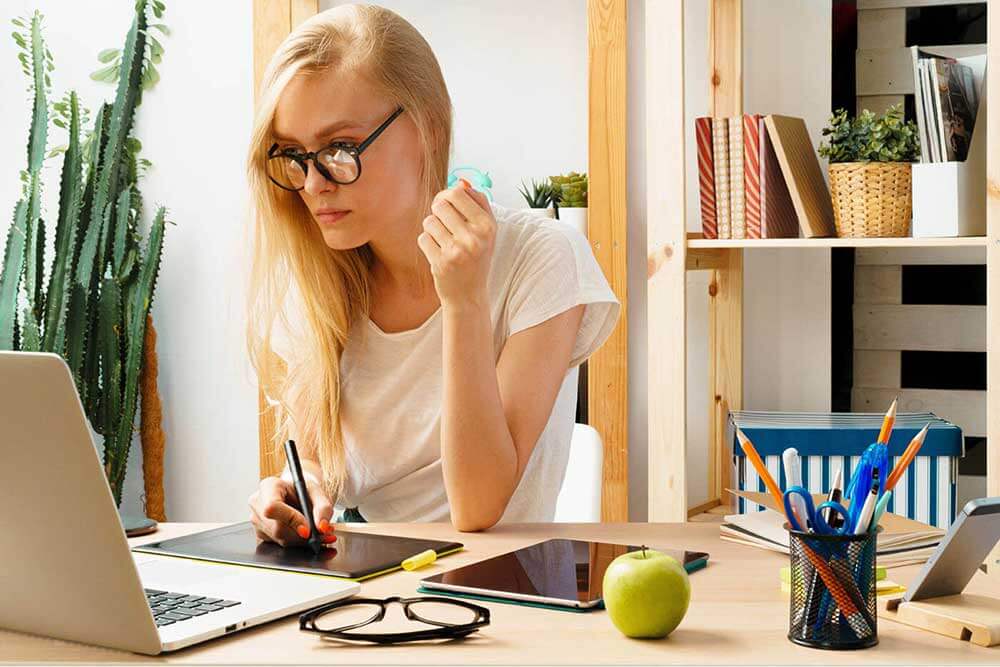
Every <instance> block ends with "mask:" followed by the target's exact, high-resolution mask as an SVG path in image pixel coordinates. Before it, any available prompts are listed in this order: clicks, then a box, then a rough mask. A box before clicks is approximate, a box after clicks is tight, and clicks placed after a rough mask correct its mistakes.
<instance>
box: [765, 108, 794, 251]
mask: <svg viewBox="0 0 1000 667" xmlns="http://www.w3.org/2000/svg"><path fill="white" fill-rule="evenodd" d="M757 130H758V136H759V138H760V237H761V238H762V239H781V238H795V237H796V236H798V235H799V217H798V215H797V214H796V213H795V205H794V204H792V195H791V194H790V193H789V192H788V186H787V185H786V184H785V177H784V175H783V174H782V173H781V165H780V164H779V163H778V156H777V154H776V153H775V152H774V144H773V143H771V138H770V136H768V133H767V125H766V124H765V123H764V117H763V116H761V117H760V120H759V121H758V122H757Z"/></svg>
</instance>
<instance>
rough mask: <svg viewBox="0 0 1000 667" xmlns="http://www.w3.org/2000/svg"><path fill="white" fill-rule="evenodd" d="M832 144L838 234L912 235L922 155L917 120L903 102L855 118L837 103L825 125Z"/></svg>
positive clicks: (824, 148) (822, 150) (825, 147)
mask: <svg viewBox="0 0 1000 667" xmlns="http://www.w3.org/2000/svg"><path fill="white" fill-rule="evenodd" d="M823 136H826V137H829V144H827V143H825V142H820V147H819V154H820V155H822V156H823V157H826V158H829V160H830V166H829V175H830V196H831V199H832V203H833V217H834V223H835V225H836V228H837V236H847V237H865V236H870V237H880V236H909V235H910V220H911V217H912V210H913V206H912V201H913V200H912V195H911V188H912V185H911V183H912V176H911V163H912V162H914V161H915V160H916V159H917V158H918V156H919V155H920V140H919V135H918V132H917V126H916V124H915V123H914V122H913V121H908V122H904V120H903V108H902V105H901V104H895V105H893V106H892V107H890V108H889V109H888V110H887V111H886V112H885V113H884V114H882V115H880V116H877V115H875V114H874V113H872V112H871V111H869V110H867V109H865V110H864V111H862V112H861V115H860V116H858V117H856V118H848V117H847V111H846V110H844V109H838V110H837V111H836V112H835V113H834V114H833V116H832V117H831V118H830V125H829V126H828V127H825V128H823Z"/></svg>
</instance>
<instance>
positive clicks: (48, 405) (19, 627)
mask: <svg viewBox="0 0 1000 667" xmlns="http://www.w3.org/2000/svg"><path fill="white" fill-rule="evenodd" d="M0 507H2V508H3V511H0V628H4V629H7V630H16V631H19V632H28V633H32V634H37V635H44V636H48V637H56V638H59V639H69V640H73V641H79V642H85V643H88V644H96V645H99V646H107V647H112V648H119V649H125V650H129V651H135V652H137V653H145V654H149V655H155V654H158V653H161V652H163V651H173V650H176V649H179V648H183V647H185V646H190V645H192V644H196V643H198V642H202V641H205V640H208V639H212V638H213V637H218V636H221V635H225V634H228V633H231V632H236V631H238V630H242V629H244V628H249V627H252V626H254V625H259V624H261V623H266V622H268V621H272V620H274V619H278V618H281V617H284V616H288V615H291V614H295V613H298V612H301V611H303V610H305V609H308V608H310V607H314V606H316V605H320V604H323V603H326V602H331V601H333V600H338V599H340V598H345V597H348V596H350V595H354V594H355V593H357V592H359V591H360V590H361V586H360V584H358V583H356V582H351V581H344V580H341V579H333V578H329V577H319V576H315V575H308V574H299V573H294V572H279V571H275V570H267V569H262V568H255V567H246V566H239V565H227V564H222V563H209V562H204V561H196V560H190V559H185V558H176V557H170V556H157V555H153V554H140V553H133V552H131V551H130V550H129V546H128V542H127V540H126V537H125V531H124V529H123V528H122V524H121V520H120V519H119V517H118V511H117V508H116V507H115V504H114V499H113V497H112V495H111V489H110V487H109V486H108V483H107V479H106V477H105V475H104V471H103V469H102V465H101V461H100V457H99V455H98V452H97V448H96V447H95V446H94V442H93V440H92V439H91V435H90V430H89V428H88V426H87V422H86V417H85V416H84V412H83V405H82V404H81V402H80V397H79V395H78V394H77V391H76V386H75V385H74V383H73V378H72V376H71V374H70V370H69V367H68V366H67V365H66V363H65V362H64V361H63V359H62V358H61V357H59V356H58V355H55V354H49V353H37V352H0Z"/></svg>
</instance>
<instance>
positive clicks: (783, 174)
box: [695, 114, 834, 239]
mask: <svg viewBox="0 0 1000 667" xmlns="http://www.w3.org/2000/svg"><path fill="white" fill-rule="evenodd" d="M695 136H696V139H697V148H698V183H699V190H700V200H701V220H702V232H703V236H704V238H706V239H765V238H789V237H796V236H798V231H799V229H800V228H801V229H802V232H803V235H804V236H806V237H813V236H832V235H833V231H834V230H833V209H832V207H831V204H830V194H829V190H828V189H827V186H826V181H825V180H824V178H823V173H822V171H821V169H820V166H819V160H818V159H817V156H816V152H815V151H814V150H813V148H812V142H811V140H810V138H809V132H808V130H807V129H806V124H805V121H803V120H802V119H801V118H792V117H789V116H778V115H774V114H772V115H768V116H763V115H761V114H743V115H742V116H740V117H736V118H709V117H701V118H696V119H695Z"/></svg>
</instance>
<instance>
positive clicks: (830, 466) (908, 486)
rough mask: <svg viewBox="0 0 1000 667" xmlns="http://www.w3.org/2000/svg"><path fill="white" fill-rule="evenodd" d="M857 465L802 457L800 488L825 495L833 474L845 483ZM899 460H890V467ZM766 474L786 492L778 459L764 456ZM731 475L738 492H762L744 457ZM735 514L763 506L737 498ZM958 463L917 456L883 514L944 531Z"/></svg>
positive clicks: (851, 460) (848, 459)
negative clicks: (837, 475) (733, 477)
mask: <svg viewBox="0 0 1000 667" xmlns="http://www.w3.org/2000/svg"><path fill="white" fill-rule="evenodd" d="M860 462H861V457H860V456H803V457H802V486H803V487H805V488H806V489H809V491H810V492H811V493H826V492H827V491H829V489H830V484H831V483H832V481H833V478H834V477H835V476H836V474H837V470H840V469H843V471H844V479H845V480H848V479H850V478H851V475H852V474H853V472H854V468H855V467H857V465H858V464H859V463H860ZM898 463H899V457H895V458H894V460H893V466H895V465H896V464H898ZM764 464H765V465H766V466H767V471H768V472H769V473H770V474H771V476H772V477H773V478H774V479H775V480H776V481H777V482H778V485H779V486H780V487H781V488H783V489H784V488H786V487H787V484H786V480H785V472H784V469H783V466H782V465H781V457H780V456H765V457H764ZM734 472H735V473H736V480H737V488H739V489H740V490H741V491H766V490H767V488H766V487H765V486H764V481H763V480H762V479H761V478H760V476H759V475H758V474H757V471H756V470H754V467H753V466H752V465H748V464H747V463H746V457H742V456H739V457H736V464H735V469H734ZM738 501H739V502H738V505H737V511H738V512H739V513H740V514H747V513H749V512H760V511H763V510H765V509H767V508H765V507H764V506H763V505H758V504H757V503H754V502H750V501H749V500H746V499H744V498H738ZM957 502H958V459H957V458H956V457H953V456H917V457H916V458H914V459H913V463H912V464H910V467H909V468H907V469H906V472H904V473H903V476H902V477H900V478H899V482H897V483H896V487H895V488H894V489H893V491H892V497H891V498H890V499H889V506H888V508H887V511H889V512H892V513H893V514H898V515H900V516H905V517H907V518H909V519H914V520H916V521H922V522H923V523H926V524H929V525H931V526H937V527H938V528H948V527H949V526H950V525H951V522H952V521H954V520H955V515H956V513H957V511H958V508H957Z"/></svg>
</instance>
